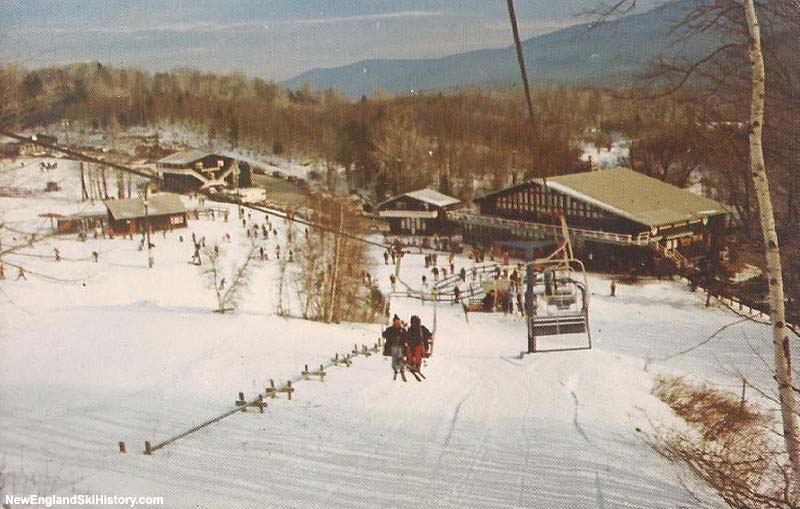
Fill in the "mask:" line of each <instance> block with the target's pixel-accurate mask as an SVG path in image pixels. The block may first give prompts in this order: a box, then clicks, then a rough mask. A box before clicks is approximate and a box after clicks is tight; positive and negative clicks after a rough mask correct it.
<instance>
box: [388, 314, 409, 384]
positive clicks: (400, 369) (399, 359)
mask: <svg viewBox="0 0 800 509" xmlns="http://www.w3.org/2000/svg"><path fill="white" fill-rule="evenodd" d="M383 339H384V341H385V343H384V345H383V355H385V356H387V357H391V358H392V371H394V378H393V380H397V374H398V373H400V377H401V378H402V379H403V381H404V382H405V381H406V372H405V357H404V356H405V343H406V330H405V329H404V328H403V324H402V323H401V322H400V317H399V316H397V315H394V317H392V325H391V326H390V327H388V328H387V329H386V330H385V331H383Z"/></svg>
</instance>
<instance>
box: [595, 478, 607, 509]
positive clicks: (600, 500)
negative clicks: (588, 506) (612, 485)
mask: <svg viewBox="0 0 800 509" xmlns="http://www.w3.org/2000/svg"><path fill="white" fill-rule="evenodd" d="M594 487H595V493H596V495H595V500H596V501H597V507H598V509H605V506H606V503H605V499H604V497H603V486H602V485H601V484H600V471H599V470H595V471H594Z"/></svg>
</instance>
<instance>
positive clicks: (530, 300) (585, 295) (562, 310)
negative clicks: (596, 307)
mask: <svg viewBox="0 0 800 509" xmlns="http://www.w3.org/2000/svg"><path fill="white" fill-rule="evenodd" d="M542 266H544V267H545V270H549V271H552V273H550V274H551V275H548V276H547V277H546V276H545V273H544V271H541V272H538V273H537V271H536V270H535V269H536V268H537V267H538V268H540V269H541V267H542ZM526 272H527V277H526V284H527V289H526V292H525V300H526V304H525V311H526V312H525V314H526V321H527V325H528V352H527V353H540V352H552V351H569V350H588V349H590V348H591V347H592V337H591V331H590V329H589V292H588V288H589V285H588V281H587V278H586V271H585V269H584V266H583V263H582V262H581V261H580V260H577V259H568V258H564V259H560V260H537V261H535V262H531V263H529V264H528V265H527V267H526ZM551 277H553V278H554V279H553V280H549V278H551ZM553 281H558V286H557V287H555V286H554V285H553V284H552V282H553ZM535 301H538V302H542V303H543V305H538V306H536V305H534V302H535ZM566 334H585V335H586V343H585V344H584V345H582V346H571V347H563V348H547V349H542V348H539V347H538V345H537V339H538V338H540V337H544V336H560V335H566Z"/></svg>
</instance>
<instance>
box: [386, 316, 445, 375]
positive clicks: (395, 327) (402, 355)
mask: <svg viewBox="0 0 800 509" xmlns="http://www.w3.org/2000/svg"><path fill="white" fill-rule="evenodd" d="M432 338H433V334H431V331H429V330H428V328H427V327H425V326H424V325H422V321H421V320H420V319H419V317H418V316H416V315H413V316H412V317H411V325H409V326H408V327H406V326H405V324H404V323H403V322H402V321H401V320H400V317H399V316H397V315H394V317H392V325H391V326H389V327H388V328H387V329H386V330H385V331H383V339H384V341H385V342H384V345H383V355H384V356H386V357H391V358H392V371H394V380H397V375H398V374H399V375H400V376H401V378H402V379H403V381H404V382H405V381H406V374H405V368H406V367H408V370H409V371H410V372H411V374H412V375H413V376H414V378H416V379H417V380H419V381H421V379H422V378H424V375H423V374H422V372H421V371H420V370H421V368H422V359H423V358H424V357H427V356H429V355H430V352H431V341H432Z"/></svg>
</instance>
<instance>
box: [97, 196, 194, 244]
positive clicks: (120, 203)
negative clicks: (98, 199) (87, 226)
mask: <svg viewBox="0 0 800 509" xmlns="http://www.w3.org/2000/svg"><path fill="white" fill-rule="evenodd" d="M103 203H104V204H105V206H106V209H108V224H109V225H110V226H111V228H112V229H113V231H114V232H115V233H117V234H122V235H127V234H134V233H140V232H143V231H146V230H145V225H146V224H147V223H149V224H150V230H151V231H153V230H171V229H172V228H184V227H186V226H187V225H188V221H187V214H188V212H187V210H186V206H185V205H184V204H183V202H182V201H181V199H180V197H179V196H178V195H177V194H172V193H158V194H152V195H150V196H149V197H148V198H147V206H146V210H145V202H144V200H141V199H139V198H127V199H123V200H105V201H104V202H103Z"/></svg>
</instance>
